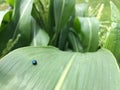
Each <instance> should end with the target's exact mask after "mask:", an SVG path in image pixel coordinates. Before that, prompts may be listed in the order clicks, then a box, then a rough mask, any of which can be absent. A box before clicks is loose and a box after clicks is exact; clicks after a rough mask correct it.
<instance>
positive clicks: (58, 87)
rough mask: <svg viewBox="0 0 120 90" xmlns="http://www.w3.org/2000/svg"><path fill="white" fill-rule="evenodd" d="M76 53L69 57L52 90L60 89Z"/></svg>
mask: <svg viewBox="0 0 120 90" xmlns="http://www.w3.org/2000/svg"><path fill="white" fill-rule="evenodd" d="M76 55H77V53H75V54H73V56H72V57H71V59H70V61H69V62H68V64H67V65H66V67H65V69H64V71H63V73H62V75H61V76H60V79H59V80H58V82H57V84H56V86H55V89H54V90H60V89H61V87H62V85H63V83H64V81H65V78H66V76H67V74H68V72H69V70H70V67H71V66H72V63H73V61H74V59H75V57H76Z"/></svg>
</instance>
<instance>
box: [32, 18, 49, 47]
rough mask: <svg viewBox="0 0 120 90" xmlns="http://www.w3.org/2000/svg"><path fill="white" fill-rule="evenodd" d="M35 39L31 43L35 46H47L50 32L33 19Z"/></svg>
mask: <svg viewBox="0 0 120 90" xmlns="http://www.w3.org/2000/svg"><path fill="white" fill-rule="evenodd" d="M32 31H33V40H32V43H31V45H33V46H47V45H48V42H49V36H48V34H47V33H46V32H45V31H44V30H42V29H41V28H40V27H39V25H38V24H37V23H36V21H35V20H34V19H33V20H32Z"/></svg>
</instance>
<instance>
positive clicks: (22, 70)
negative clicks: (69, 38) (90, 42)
mask: <svg viewBox="0 0 120 90" xmlns="http://www.w3.org/2000/svg"><path fill="white" fill-rule="evenodd" d="M32 60H36V61H37V65H32ZM32 89H33V90H120V71H119V68H118V65H117V63H116V60H115V58H114V56H113V55H112V53H111V52H109V51H108V50H106V49H100V50H98V51H97V52H94V53H85V54H83V53H73V52H63V51H59V50H58V49H56V48H53V47H43V48H40V47H26V48H21V49H18V50H15V51H13V52H11V53H9V54H8V55H7V56H5V57H4V58H2V59H1V61H0V90H32Z"/></svg>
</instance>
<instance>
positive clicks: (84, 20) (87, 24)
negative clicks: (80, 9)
mask: <svg viewBox="0 0 120 90" xmlns="http://www.w3.org/2000/svg"><path fill="white" fill-rule="evenodd" d="M74 29H75V31H76V32H77V34H78V35H79V39H80V41H81V45H82V46H83V49H84V52H94V51H96V50H97V49H98V43H99V38H98V32H99V21H98V20H97V19H96V18H95V17H76V18H75V21H74Z"/></svg>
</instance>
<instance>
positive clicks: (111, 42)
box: [104, 2, 120, 63]
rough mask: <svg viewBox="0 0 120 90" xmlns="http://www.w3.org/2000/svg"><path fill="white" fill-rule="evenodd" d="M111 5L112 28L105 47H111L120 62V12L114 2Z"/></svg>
mask: <svg viewBox="0 0 120 90" xmlns="http://www.w3.org/2000/svg"><path fill="white" fill-rule="evenodd" d="M110 6H111V20H112V24H111V30H110V32H109V35H108V37H107V39H106V41H105V43H104V47H105V48H107V49H109V50H110V51H111V52H112V53H113V54H114V55H115V57H116V59H117V60H118V62H119V63H120V12H119V10H118V8H117V7H116V6H115V4H114V3H113V2H110Z"/></svg>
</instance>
